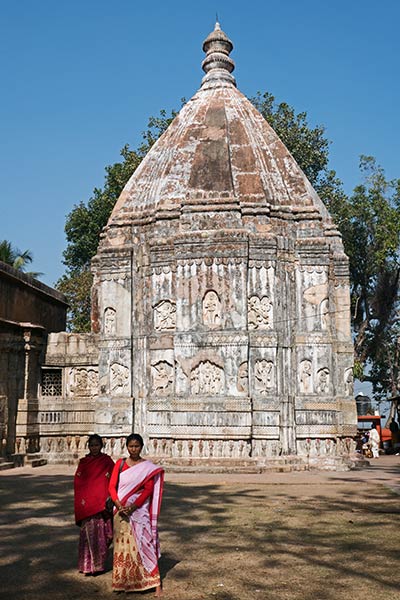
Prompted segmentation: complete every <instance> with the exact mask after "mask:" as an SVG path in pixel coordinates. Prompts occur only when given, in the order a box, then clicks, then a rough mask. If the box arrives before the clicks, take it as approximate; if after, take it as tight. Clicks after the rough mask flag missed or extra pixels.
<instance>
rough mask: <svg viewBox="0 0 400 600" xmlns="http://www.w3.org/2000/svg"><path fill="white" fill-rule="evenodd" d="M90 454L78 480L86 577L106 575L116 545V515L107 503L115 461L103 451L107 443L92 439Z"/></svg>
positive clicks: (82, 564)
mask: <svg viewBox="0 0 400 600" xmlns="http://www.w3.org/2000/svg"><path fill="white" fill-rule="evenodd" d="M88 448H89V454H87V456H85V457H84V458H82V459H81V460H80V461H79V464H78V468H77V470H76V473H75V478H74V491H75V521H76V524H77V525H79V527H80V529H81V531H80V536H79V556H78V569H79V571H80V572H81V573H84V574H85V575H96V574H99V573H103V572H104V571H105V568H106V558H107V550H108V547H109V545H110V543H111V541H112V515H111V514H110V513H108V514H107V513H106V511H105V502H106V498H107V496H108V486H109V483H110V477H111V473H112V470H113V468H114V461H113V460H112V458H110V456H108V455H107V454H103V452H102V451H101V450H102V448H103V440H102V439H101V437H100V436H99V435H97V434H93V435H91V436H89V440H88Z"/></svg>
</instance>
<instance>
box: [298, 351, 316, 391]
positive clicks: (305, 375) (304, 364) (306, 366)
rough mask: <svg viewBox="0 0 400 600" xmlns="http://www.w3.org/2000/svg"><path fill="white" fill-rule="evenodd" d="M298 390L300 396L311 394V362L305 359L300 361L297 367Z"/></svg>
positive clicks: (312, 385) (312, 386)
mask: <svg viewBox="0 0 400 600" xmlns="http://www.w3.org/2000/svg"><path fill="white" fill-rule="evenodd" d="M298 381H299V389H300V393H301V394H312V393H313V388H314V384H313V373H312V362H311V360H308V359H307V358H306V359H304V360H302V361H301V362H300V365H299V379H298Z"/></svg>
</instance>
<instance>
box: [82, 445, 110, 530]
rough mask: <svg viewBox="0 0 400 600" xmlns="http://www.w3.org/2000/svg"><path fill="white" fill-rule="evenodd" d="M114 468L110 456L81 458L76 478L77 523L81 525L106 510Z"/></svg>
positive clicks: (99, 455)
mask: <svg viewBox="0 0 400 600" xmlns="http://www.w3.org/2000/svg"><path fill="white" fill-rule="evenodd" d="M113 467H114V461H113V459H112V458H111V457H110V456H108V454H102V453H100V454H98V455H97V456H92V455H90V454H88V455H87V456H85V457H84V458H81V460H80V461H79V464H78V468H77V470H76V473H75V477H74V490H75V503H74V505H75V521H76V523H77V524H78V525H79V523H80V522H81V521H82V520H83V519H87V518H88V517H91V516H93V515H95V514H97V513H99V512H102V511H103V510H104V506H105V501H106V498H107V496H108V484H109V481H110V477H111V472H112V469H113Z"/></svg>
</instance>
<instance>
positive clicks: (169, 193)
mask: <svg viewBox="0 0 400 600" xmlns="http://www.w3.org/2000/svg"><path fill="white" fill-rule="evenodd" d="M203 48H204V50H205V52H206V54H207V55H206V59H205V60H204V61H203V68H204V70H205V71H206V75H205V77H204V79H203V83H202V86H201V88H200V89H199V91H198V92H197V93H196V94H195V95H194V96H193V97H192V98H191V100H189V101H188V102H187V104H186V105H185V106H184V107H183V108H182V110H181V111H180V113H179V114H178V116H177V117H176V118H175V119H174V121H173V122H172V123H171V125H170V126H169V127H168V129H167V131H166V132H165V133H164V134H163V135H162V136H161V137H160V139H159V140H158V141H157V143H156V144H155V145H154V146H153V147H152V148H151V150H150V152H149V153H148V154H147V156H146V157H145V159H144V160H143V162H142V163H141V165H140V166H139V167H138V169H137V170H136V171H135V172H134V174H133V175H132V177H131V179H130V180H129V182H128V183H127V185H126V186H125V188H124V190H123V192H122V194H121V196H120V198H119V200H118V202H117V204H116V205H115V208H114V210H113V213H112V215H111V218H110V221H109V226H112V225H119V226H121V225H127V224H135V225H140V224H147V223H151V222H154V221H157V220H163V219H178V220H182V218H184V219H183V220H184V227H185V229H198V228H204V227H206V228H211V229H212V228H214V227H220V226H221V222H220V219H217V220H215V218H214V217H215V213H221V212H222V213H224V216H227V215H228V214H229V213H231V214H230V216H229V218H228V221H227V222H226V223H224V227H229V226H231V227H242V226H243V224H244V222H243V218H244V217H246V227H250V228H252V229H257V228H260V227H261V228H263V227H265V222H269V221H270V220H271V219H273V218H274V217H276V218H278V219H282V218H283V219H289V220H301V219H308V220H309V219H312V220H314V221H323V228H324V230H325V231H326V229H334V227H333V224H332V221H331V219H330V217H329V215H328V213H327V211H326V209H325V207H324V205H323V203H322V202H321V200H320V199H319V198H318V196H317V194H316V193H315V191H314V190H313V188H312V187H311V185H310V183H309V182H308V180H307V179H306V177H305V175H304V174H303V172H302V171H301V169H300V168H299V166H298V165H297V163H296V161H295V160H294V158H293V157H292V155H291V154H290V152H289V151H288V150H287V148H286V147H285V145H284V144H283V143H282V141H281V140H280V139H279V137H278V136H277V135H276V133H275V132H274V131H273V129H272V128H271V127H270V126H269V125H268V123H267V122H266V121H265V119H264V118H263V117H262V116H261V114H260V113H259V112H258V111H257V110H256V108H255V107H254V106H253V105H252V104H251V102H250V101H249V100H248V99H247V98H246V97H245V96H244V95H243V94H242V93H241V92H240V91H238V89H237V88H236V83H235V80H234V78H233V76H232V75H231V71H232V70H233V68H234V63H233V61H232V60H231V58H230V57H229V53H230V51H231V49H232V48H233V45H232V42H231V41H230V40H229V38H228V37H227V36H226V34H225V33H224V32H222V31H221V29H220V28H219V24H218V23H217V25H216V29H215V30H214V31H213V32H212V33H211V34H210V35H209V36H208V37H207V39H206V40H205V42H204V46H203ZM193 213H196V214H197V215H199V214H200V213H203V217H202V219H201V224H200V221H199V218H197V219H196V218H193V219H189V221H188V218H187V216H188V214H193ZM204 213H208V215H209V216H210V219H207V217H206V216H205V214H204ZM250 216H253V217H258V218H257V219H253V220H252V219H250V220H249V217H250ZM260 219H261V221H260ZM229 224H230V225H229ZM178 229H179V227H178ZM336 233H337V232H336V231H335V233H334V234H336Z"/></svg>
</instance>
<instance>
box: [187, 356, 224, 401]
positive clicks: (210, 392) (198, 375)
mask: <svg viewBox="0 0 400 600" xmlns="http://www.w3.org/2000/svg"><path fill="white" fill-rule="evenodd" d="M190 387H191V392H192V394H194V395H205V396H215V395H217V394H223V393H224V388H225V373H224V369H222V368H221V367H219V366H218V365H216V364H214V363H212V362H210V361H209V360H206V361H202V362H200V363H199V364H198V365H197V367H195V368H194V369H193V370H192V372H191V376H190Z"/></svg>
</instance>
